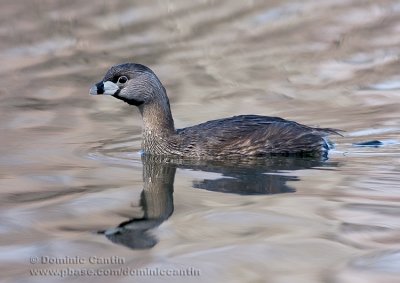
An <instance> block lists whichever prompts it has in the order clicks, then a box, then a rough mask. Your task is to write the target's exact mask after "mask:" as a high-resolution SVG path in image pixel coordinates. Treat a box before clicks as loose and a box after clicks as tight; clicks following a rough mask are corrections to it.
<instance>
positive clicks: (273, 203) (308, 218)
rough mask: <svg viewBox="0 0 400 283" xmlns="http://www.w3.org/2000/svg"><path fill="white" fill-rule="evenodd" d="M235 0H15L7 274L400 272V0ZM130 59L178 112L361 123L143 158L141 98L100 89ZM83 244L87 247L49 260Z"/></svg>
mask: <svg viewBox="0 0 400 283" xmlns="http://www.w3.org/2000/svg"><path fill="white" fill-rule="evenodd" d="M236 2H237V3H236ZM236 2H233V1H130V2H127V1H109V2H104V1H89V2H87V3H86V2H82V1H74V0H73V1H26V3H22V2H21V1H2V2H1V7H2V9H0V38H1V40H0V50H1V52H0V60H1V69H0V74H1V76H0V119H1V124H0V127H1V139H0V143H1V146H0V170H1V171H0V178H1V179H0V185H1V193H0V194H1V197H0V209H1V216H0V233H1V240H0V244H1V246H0V262H1V267H0V268H1V274H2V276H1V277H2V280H4V281H5V282H54V281H57V280H63V281H67V282H70V281H71V282H74V281H76V282H79V281H85V280H86V281H92V280H97V281H98V282H110V280H113V281H114V282H131V281H132V280H136V282H158V281H163V282H187V281H194V282H221V281H225V282H305V283H310V282H352V283H353V282H397V281H396V279H398V277H399V275H400V274H399V270H400V249H399V247H400V242H399V238H400V237H399V236H400V232H399V231H400V221H399V216H400V215H399V211H400V207H399V202H398V201H399V199H400V195H399V185H398V184H399V182H400V177H399V172H400V158H399V157H400V146H399V139H400V138H399V131H400V126H399V125H400V114H399V110H398V109H400V99H399V98H400V95H399V89H400V75H399V68H398V65H399V54H400V47H399V46H400V45H399V43H400V36H399V30H400V5H399V3H398V2H397V1H379V2H377V1H346V0H343V1H329V0H327V1H311V0H310V1H299V2H296V1H236ZM126 61H134V62H139V63H142V64H145V65H148V66H150V67H151V68H152V69H153V70H154V71H155V72H156V73H157V74H158V75H159V77H160V79H161V81H162V82H163V83H164V85H165V87H166V88H167V91H168V95H169V97H170V101H171V105H172V111H173V114H174V118H175V124H176V125H177V127H185V126H189V125H193V124H196V123H199V122H202V121H205V120H209V119H217V118H222V117H226V116H232V115H239V114H250V113H251V114H260V115H271V116H280V117H284V118H287V119H292V120H296V121H298V122H301V123H305V124H308V125H312V126H321V127H333V128H339V129H343V130H344V131H345V132H344V137H340V136H334V137H332V141H333V142H335V143H336V149H335V150H334V151H331V152H330V155H329V159H328V160H327V161H321V160H287V159H286V160H285V159H272V160H268V161H266V162H265V163H264V164H257V165H254V164H229V163H227V164H214V163H207V164H203V163H196V162H195V163H190V164H187V163H179V162H178V163H177V162H174V161H171V160H170V161H168V162H167V161H165V160H164V161H162V162H161V161H157V160H155V161H154V160H150V161H149V160H142V158H141V156H140V154H139V150H140V140H141V120H140V116H139V113H138V111H137V110H136V109H134V108H133V107H130V106H129V105H126V104H124V103H121V102H120V101H117V100H116V99H113V98H111V97H90V96H89V95H88V89H89V87H90V85H91V84H92V83H93V82H96V81H98V80H99V79H100V78H101V77H102V76H103V74H104V72H105V71H106V70H107V69H108V67H109V66H111V65H113V64H116V63H122V62H126ZM374 140H378V141H381V142H382V144H381V145H379V146H378V147H374V146H358V147H355V146H353V143H359V142H368V141H374ZM66 257H69V258H76V257H80V258H82V259H83V263H79V262H78V263H76V262H75V263H71V262H70V263H67V264H56V263H51V262H49V260H48V258H52V259H53V260H55V259H57V258H58V259H60V258H61V259H63V258H64V259H65V258H66ZM93 257H96V258H99V259H109V258H111V257H114V258H115V257H117V259H118V258H119V259H121V260H116V261H115V262H111V261H109V262H101V260H100V261H98V262H94V261H93V260H94V259H93ZM32 258H34V259H35V258H38V259H39V262H38V263H31V261H32ZM89 259H90V260H89ZM40 260H42V262H40ZM33 268H37V269H49V270H60V269H63V270H65V269H68V268H70V269H75V270H82V269H92V270H107V269H119V268H130V269H132V270H138V269H146V268H148V269H151V270H156V269H157V268H158V269H163V270H164V269H170V270H186V269H193V270H194V271H195V274H196V275H194V276H193V275H190V276H161V275H159V276H149V275H148V276H140V277H138V276H135V277H134V276H132V275H118V276H112V277H110V276H97V277H95V278H94V277H93V276H81V275H74V276H70V275H68V276H64V277H63V278H61V276H50V275H48V276H32V275H31V270H32V269H33Z"/></svg>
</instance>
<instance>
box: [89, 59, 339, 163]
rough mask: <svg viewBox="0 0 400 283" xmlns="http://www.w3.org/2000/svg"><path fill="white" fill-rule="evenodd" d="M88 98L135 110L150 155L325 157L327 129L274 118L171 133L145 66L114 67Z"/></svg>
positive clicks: (238, 119) (157, 85)
mask: <svg viewBox="0 0 400 283" xmlns="http://www.w3.org/2000/svg"><path fill="white" fill-rule="evenodd" d="M90 94H93V95H99V94H106V95H112V96H114V97H116V98H118V99H121V100H123V101H125V102H127V103H128V104H131V105H135V106H137V107H138V108H139V110H140V113H141V114H142V118H143V140H142V150H143V152H144V153H147V154H153V155H171V156H178V157H191V158H200V159H225V158H232V157H234V158H237V157H240V158H241V157H263V156H268V155H305V156H308V155H325V154H326V152H327V151H328V149H329V148H330V143H329V142H328V141H327V139H326V138H325V137H326V136H327V135H328V134H338V133H337V130H335V129H330V128H313V127H308V126H305V125H302V124H299V123H296V122H293V121H288V120H285V119H282V118H279V117H267V116H258V115H240V116H234V117H230V118H225V119H218V120H212V121H208V122H205V123H202V124H199V125H196V126H192V127H187V128H183V129H177V130H175V127H174V121H173V118H172V114H171V109H170V105H169V100H168V97H167V93H166V90H165V88H164V87H163V85H162V84H161V82H160V80H159V79H158V78H157V76H156V75H155V74H154V73H153V71H151V70H150V69H149V68H148V67H146V66H143V65H140V64H134V63H126V64H121V65H116V66H113V67H112V68H111V69H110V70H108V72H107V73H106V75H105V77H104V78H103V80H102V81H100V82H99V83H97V84H95V85H94V86H93V87H92V88H91V90H90Z"/></svg>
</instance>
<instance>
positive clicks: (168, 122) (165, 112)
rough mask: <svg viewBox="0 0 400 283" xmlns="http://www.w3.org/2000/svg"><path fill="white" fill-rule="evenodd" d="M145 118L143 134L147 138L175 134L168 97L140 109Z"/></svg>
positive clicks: (158, 99)
mask: <svg viewBox="0 0 400 283" xmlns="http://www.w3.org/2000/svg"><path fill="white" fill-rule="evenodd" d="M139 110H140V112H141V114H142V117H143V133H144V135H146V136H154V137H155V136H160V137H166V136H169V135H172V134H174V133H175V126H174V119H173V118H172V114H171V109H170V106H169V101H168V97H167V96H166V95H163V96H162V97H161V99H160V97H158V98H157V99H154V101H152V102H150V103H146V104H144V105H142V106H140V107H139Z"/></svg>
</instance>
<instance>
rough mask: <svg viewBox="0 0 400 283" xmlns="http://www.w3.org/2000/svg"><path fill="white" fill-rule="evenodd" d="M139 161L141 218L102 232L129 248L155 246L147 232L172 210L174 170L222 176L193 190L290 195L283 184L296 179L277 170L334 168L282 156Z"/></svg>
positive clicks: (154, 240)
mask: <svg viewBox="0 0 400 283" xmlns="http://www.w3.org/2000/svg"><path fill="white" fill-rule="evenodd" d="M142 161H143V181H144V186H143V191H142V193H141V197H140V206H141V207H142V209H143V212H144V213H143V215H141V216H139V217H134V218H132V219H130V220H128V221H124V222H123V223H121V224H120V225H119V226H118V227H117V228H111V229H108V230H106V231H104V234H105V235H106V237H107V238H108V239H109V240H111V241H112V242H114V243H117V244H121V245H124V246H127V247H129V248H131V249H146V248H151V247H153V246H154V245H156V244H157V239H156V238H155V236H154V235H153V234H152V233H151V232H150V230H151V229H154V228H156V227H158V226H159V225H161V224H162V223H163V222H164V221H165V220H166V219H168V218H169V217H170V216H171V214H172V213H173V211H174V204H173V191H174V189H173V184H174V178H175V172H176V168H182V169H191V170H196V171H205V172H215V173H220V174H221V175H222V177H221V178H219V179H214V180H207V179H204V180H202V181H195V182H194V184H193V185H194V187H195V188H200V189H206V190H209V191H217V192H222V193H235V194H242V195H249V194H276V193H287V192H294V191H295V190H294V189H293V188H291V187H289V186H288V185H287V184H286V183H287V181H295V180H298V178H297V177H296V176H294V175H293V176H287V175H281V174H280V172H281V171H287V170H300V169H310V168H313V167H321V166H336V164H334V163H326V162H323V161H321V160H318V159H307V158H282V157H280V158H277V157H276V158H268V159H265V160H264V159H263V160H249V161H243V160H242V161H240V162H238V163H226V162H225V163H223V162H219V161H214V162H210V161H208V162H205V161H204V162H203V161H201V160H195V161H193V160H185V159H172V158H165V157H158V156H147V155H144V156H142ZM293 174H294V172H293Z"/></svg>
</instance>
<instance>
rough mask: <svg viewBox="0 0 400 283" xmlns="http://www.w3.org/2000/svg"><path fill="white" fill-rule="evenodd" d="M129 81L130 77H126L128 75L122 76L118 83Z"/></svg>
mask: <svg viewBox="0 0 400 283" xmlns="http://www.w3.org/2000/svg"><path fill="white" fill-rule="evenodd" d="M127 81H128V78H127V77H126V76H120V77H119V78H118V83H120V84H124V83H126V82H127Z"/></svg>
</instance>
